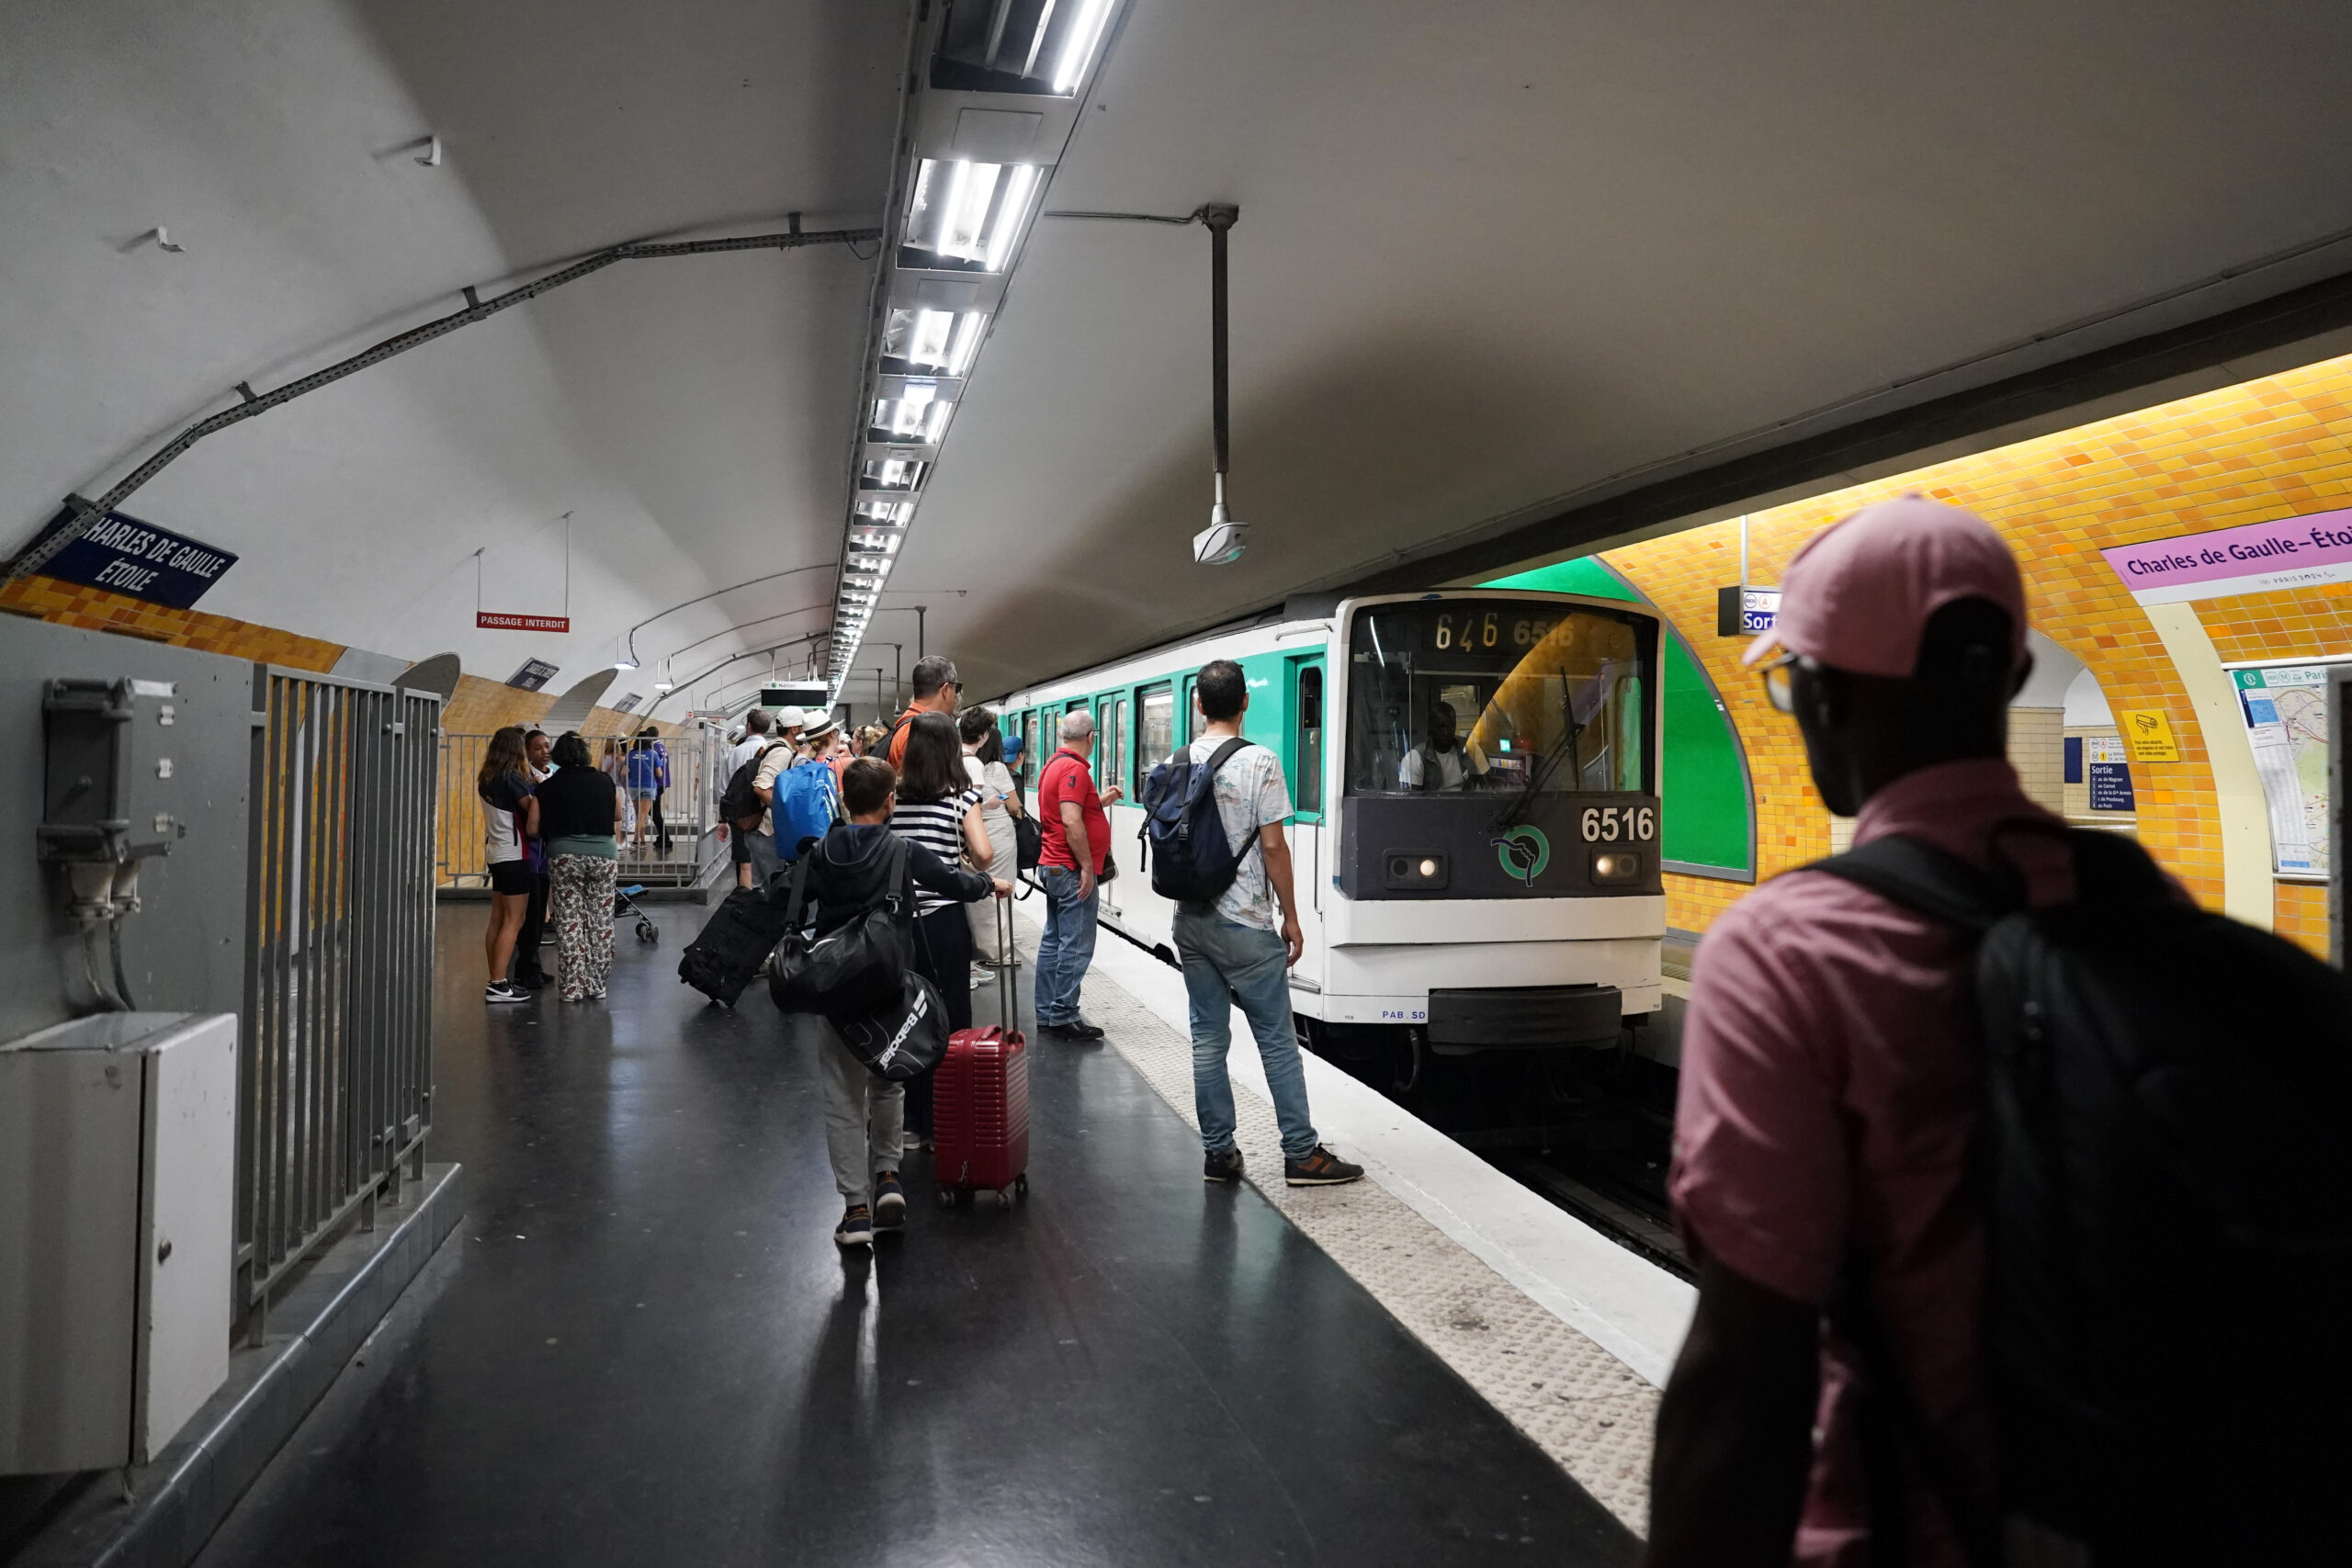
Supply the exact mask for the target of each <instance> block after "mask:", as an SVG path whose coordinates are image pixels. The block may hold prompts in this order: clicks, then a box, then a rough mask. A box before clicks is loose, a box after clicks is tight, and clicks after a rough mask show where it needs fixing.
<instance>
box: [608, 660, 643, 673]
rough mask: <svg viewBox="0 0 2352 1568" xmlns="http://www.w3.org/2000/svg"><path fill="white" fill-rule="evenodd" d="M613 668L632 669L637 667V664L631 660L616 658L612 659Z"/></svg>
mask: <svg viewBox="0 0 2352 1568" xmlns="http://www.w3.org/2000/svg"><path fill="white" fill-rule="evenodd" d="M613 668H614V669H616V670H634V669H636V668H637V664H636V661H635V660H628V659H616V660H613Z"/></svg>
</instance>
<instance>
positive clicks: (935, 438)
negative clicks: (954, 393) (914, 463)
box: [922, 398, 956, 446]
mask: <svg viewBox="0 0 2352 1568" xmlns="http://www.w3.org/2000/svg"><path fill="white" fill-rule="evenodd" d="M954 412H956V401H955V400H954V399H952V398H938V399H934V400H933V402H932V405H931V419H930V421H929V422H928V423H925V424H924V425H923V427H922V438H923V440H924V441H925V442H927V443H928V444H930V445H931V446H938V445H939V438H940V437H941V436H943V435H944V434H947V416H948V415H949V414H951V413H954Z"/></svg>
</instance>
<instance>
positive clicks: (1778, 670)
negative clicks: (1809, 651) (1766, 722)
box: [1756, 653, 1813, 714]
mask: <svg viewBox="0 0 2352 1568" xmlns="http://www.w3.org/2000/svg"><path fill="white" fill-rule="evenodd" d="M1812 662H1813V661H1812V660H1809V659H1807V658H1805V657H1804V655H1803V654H1801V653H1784V654H1782V655H1781V657H1780V658H1778V659H1775V660H1770V662H1768V663H1766V664H1763V665H1761V666H1759V667H1758V670H1757V671H1756V677H1757V679H1758V680H1759V681H1761V682H1764V700H1765V701H1766V702H1769V703H1770V704H1771V705H1773V706H1774V707H1776V708H1778V709H1779V710H1780V711H1781V712H1782V713H1791V714H1792V713H1794V712H1796V711H1797V688H1796V678H1797V666H1798V665H1800V664H1803V665H1805V666H1807V667H1808V668H1809V667H1811V665H1812Z"/></svg>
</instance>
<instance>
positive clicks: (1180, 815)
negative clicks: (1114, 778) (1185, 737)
mask: <svg viewBox="0 0 2352 1568" xmlns="http://www.w3.org/2000/svg"><path fill="white" fill-rule="evenodd" d="M1249 744H1250V742H1248V741H1247V740H1244V739H1241V738H1240V737H1239V736H1238V735H1237V736H1234V737H1233V738H1231V739H1228V740H1227V741H1226V743H1225V744H1224V745H1222V746H1220V747H1218V748H1217V749H1216V750H1215V751H1214V752H1212V753H1210V756H1209V760H1208V761H1205V762H1202V763H1199V764H1197V765H1195V764H1194V762H1193V749H1192V747H1191V746H1189V745H1187V746H1185V747H1183V748H1182V750H1179V751H1177V752H1176V753H1175V755H1173V756H1171V757H1170V758H1169V759H1168V760H1167V761H1164V762H1159V763H1155V764H1153V766H1152V770H1151V773H1150V774H1149V775H1148V776H1147V777H1146V778H1145V780H1144V781H1143V801H1142V805H1143V827H1142V828H1141V829H1138V830H1137V832H1136V838H1137V839H1138V840H1142V843H1143V859H1144V863H1145V864H1146V865H1147V866H1148V867H1149V868H1150V871H1151V890H1152V891H1153V892H1154V893H1157V894H1159V896H1160V897H1163V898H1172V899H1174V900H1175V901H1176V902H1178V903H1180V904H1214V903H1215V902H1216V900H1217V899H1218V898H1220V897H1224V894H1225V890H1226V889H1227V888H1228V887H1230V886H1233V879H1234V878H1235V877H1236V876H1238V875H1239V874H1240V873H1241V860H1242V857H1243V856H1244V855H1247V854H1248V853H1249V852H1250V851H1251V850H1252V849H1254V848H1256V847H1257V843H1258V835H1257V834H1255V833H1252V834H1250V837H1249V840H1247V841H1246V842H1245V843H1243V844H1242V846H1241V848H1240V849H1238V850H1236V849H1235V848H1234V847H1233V843H1232V840H1229V839H1227V837H1226V836H1225V823H1224V821H1223V820H1222V819H1220V818H1218V816H1217V814H1216V789H1215V788H1214V787H1213V786H1214V785H1215V784H1216V771H1217V770H1218V769H1219V768H1222V767H1224V766H1225V764H1226V760H1227V758H1229V757H1231V756H1232V755H1233V754H1234V753H1235V752H1236V751H1238V750H1241V749H1242V748H1243V747H1244V746H1247V745H1249Z"/></svg>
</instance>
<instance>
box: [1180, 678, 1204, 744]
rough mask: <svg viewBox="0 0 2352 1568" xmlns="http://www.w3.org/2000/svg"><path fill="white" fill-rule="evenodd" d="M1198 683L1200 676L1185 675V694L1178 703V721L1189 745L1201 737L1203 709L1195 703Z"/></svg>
mask: <svg viewBox="0 0 2352 1568" xmlns="http://www.w3.org/2000/svg"><path fill="white" fill-rule="evenodd" d="M1196 684H1198V677H1196V676H1192V675H1187V676H1185V677H1184V691H1183V695H1182V699H1181V700H1180V701H1179V702H1178V703H1177V705H1176V722H1177V723H1178V724H1179V725H1181V726H1182V733H1183V737H1184V744H1185V745H1187V746H1190V745H1191V744H1192V743H1193V741H1195V740H1198V739H1200V738H1201V710H1200V709H1199V708H1197V707H1195V706H1193V686H1194V685H1196Z"/></svg>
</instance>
